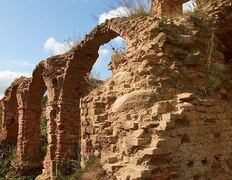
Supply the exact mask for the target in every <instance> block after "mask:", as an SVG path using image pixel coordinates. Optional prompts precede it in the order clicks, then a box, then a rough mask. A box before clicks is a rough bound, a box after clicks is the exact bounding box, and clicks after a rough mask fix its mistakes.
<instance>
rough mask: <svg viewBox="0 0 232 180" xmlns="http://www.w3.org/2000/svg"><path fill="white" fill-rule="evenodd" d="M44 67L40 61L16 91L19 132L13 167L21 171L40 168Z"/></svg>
mask: <svg viewBox="0 0 232 180" xmlns="http://www.w3.org/2000/svg"><path fill="white" fill-rule="evenodd" d="M43 71H44V67H43V65H42V63H40V64H39V65H38V66H37V67H36V69H35V70H34V72H33V75H32V79H30V81H27V82H24V83H23V84H21V86H20V87H19V89H18V91H17V100H18V105H19V133H18V142H17V155H16V159H15V161H14V163H13V164H14V167H15V168H16V170H18V171H19V172H21V173H24V172H28V171H29V170H36V169H37V168H41V166H42V163H41V162H42V161H41V157H40V117H41V113H42V109H41V99H42V97H43V95H44V93H45V92H46V90H47V87H46V84H45V81H44V78H43Z"/></svg>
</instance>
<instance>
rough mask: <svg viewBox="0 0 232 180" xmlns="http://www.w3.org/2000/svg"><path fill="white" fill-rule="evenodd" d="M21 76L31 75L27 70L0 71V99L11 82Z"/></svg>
mask: <svg viewBox="0 0 232 180" xmlns="http://www.w3.org/2000/svg"><path fill="white" fill-rule="evenodd" d="M21 76H26V77H30V76H31V75H30V74H29V73H26V72H13V71H0V99H1V98H2V97H3V96H4V92H5V90H6V89H7V88H8V87H9V86H10V84H11V83H12V82H13V81H14V80H15V79H16V78H19V77H21Z"/></svg>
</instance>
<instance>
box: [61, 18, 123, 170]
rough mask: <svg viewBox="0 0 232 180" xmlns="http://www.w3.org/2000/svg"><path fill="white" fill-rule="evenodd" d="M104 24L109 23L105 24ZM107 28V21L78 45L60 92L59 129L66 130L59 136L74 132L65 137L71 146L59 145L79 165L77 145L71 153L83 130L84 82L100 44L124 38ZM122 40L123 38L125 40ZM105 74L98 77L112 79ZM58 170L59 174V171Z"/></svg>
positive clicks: (94, 61)
mask: <svg viewBox="0 0 232 180" xmlns="http://www.w3.org/2000/svg"><path fill="white" fill-rule="evenodd" d="M107 23H109V24H108V25H107ZM112 24H113V23H112ZM110 26H111V24H110V21H109V22H106V23H105V24H102V25H101V26H98V27H96V28H95V29H94V30H93V31H92V32H91V33H90V34H89V35H88V36H87V37H86V39H85V40H84V41H83V42H82V43H81V44H80V46H79V47H77V48H76V50H75V57H74V58H73V59H72V60H71V61H70V63H69V67H68V69H67V70H66V75H65V78H64V83H63V91H62V106H63V107H62V108H61V111H62V112H61V114H62V127H65V129H64V128H62V136H63V137H65V135H66V136H67V134H66V131H67V130H69V129H75V131H71V132H70V131H69V132H68V131H67V133H68V137H72V138H70V139H69V142H71V143H65V141H60V142H59V143H60V145H59V146H61V147H64V149H69V155H70V157H71V158H75V159H74V160H78V161H79V163H80V160H81V156H82V155H83V151H82V147H80V146H78V149H79V150H78V152H79V154H77V155H76V156H72V154H76V153H75V152H76V145H75V143H76V142H80V141H81V140H82V132H83V129H81V127H82V125H81V117H82V116H83V114H81V110H80V99H81V98H83V97H84V96H86V95H87V94H88V91H86V88H87V87H88V84H87V83H86V75H87V74H88V73H90V72H91V70H92V68H93V66H94V64H95V63H96V61H97V59H98V58H99V53H101V51H102V50H104V46H103V47H102V48H103V49H102V48H101V46H102V45H104V44H106V43H108V42H109V41H111V40H112V39H114V38H117V37H118V36H121V37H123V38H124V35H121V33H118V31H115V30H112V29H111V27H110ZM116 28H118V27H116ZM121 30H122V29H121ZM124 33H125V31H124ZM118 39H119V38H118ZM124 40H126V39H125V38H124ZM110 48H111V49H110ZM113 50H114V49H113V48H112V47H111V46H110V47H109V51H110V52H113ZM110 54H111V53H108V57H110ZM110 60H111V58H109V59H108V62H109V61H110ZM108 62H106V63H105V62H104V63H103V66H104V68H105V69H106V66H107V65H108ZM100 71H101V70H100ZM105 73H106V75H104V76H102V77H100V79H103V80H104V79H107V78H108V77H109V76H111V73H110V72H108V71H107V70H106V72H105ZM70 104H71V106H70ZM58 128H59V127H58ZM81 144H82V142H81ZM80 152H81V154H80ZM57 153H58V152H57ZM59 156H60V158H62V156H63V157H65V152H61V151H60V152H59ZM72 160H73V159H69V160H66V162H68V161H72ZM57 164H58V167H64V166H63V164H62V161H60V162H57ZM58 171H60V172H61V169H60V170H58Z"/></svg>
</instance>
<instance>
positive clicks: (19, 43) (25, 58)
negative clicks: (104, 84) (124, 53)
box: [0, 0, 124, 98]
mask: <svg viewBox="0 0 232 180" xmlns="http://www.w3.org/2000/svg"><path fill="white" fill-rule="evenodd" d="M0 4H1V6H0V49H1V51H0V98H1V97H2V95H3V92H4V90H5V89H6V87H8V86H9V85H10V83H11V82H12V81H13V80H14V79H15V78H16V77H19V76H21V75H25V76H30V75H31V73H32V70H33V69H34V68H35V66H36V64H38V63H39V62H40V61H41V60H44V59H46V58H47V57H49V56H52V55H56V54H61V53H63V52H65V50H67V46H65V45H64V42H65V41H69V40H70V39H73V36H74V35H75V36H79V35H85V34H86V33H88V32H90V31H91V30H92V29H93V28H94V27H95V26H96V25H97V24H99V23H100V22H103V21H104V20H105V19H106V18H112V17H115V16H117V13H120V14H123V13H124V12H123V9H120V7H119V9H117V7H116V6H115V8H116V9H117V10H116V11H115V10H114V9H110V8H109V6H108V5H107V4H115V0H21V1H20V0H0ZM121 8H122V7H121ZM111 43H112V44H113V45H114V46H118V47H120V46H121V45H122V44H123V43H122V40H121V39H119V38H117V39H116V40H113V41H112V42H111ZM111 53H112V51H111V48H110V46H109V44H108V45H104V46H102V47H101V48H100V51H99V54H100V58H99V60H98V61H97V62H96V64H95V66H94V71H95V73H96V74H98V76H99V74H100V78H101V79H106V78H107V77H109V76H110V75H111V73H110V72H109V71H107V64H108V63H109V61H110V57H111Z"/></svg>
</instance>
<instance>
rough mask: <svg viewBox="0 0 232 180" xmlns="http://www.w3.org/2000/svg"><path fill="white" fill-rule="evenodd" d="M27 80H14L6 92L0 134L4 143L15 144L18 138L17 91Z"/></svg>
mask: <svg viewBox="0 0 232 180" xmlns="http://www.w3.org/2000/svg"><path fill="white" fill-rule="evenodd" d="M26 80H27V78H25V77H21V78H19V79H16V80H15V81H14V82H13V83H12V84H11V86H10V87H9V88H8V89H7V90H6V92H5V96H4V98H3V99H2V100H1V104H2V110H3V113H2V122H3V124H2V134H1V140H2V141H3V142H5V143H9V144H16V142H17V137H18V116H19V112H18V101H17V97H16V94H17V90H18V88H19V86H20V85H21V84H22V83H23V82H24V81H26Z"/></svg>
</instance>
